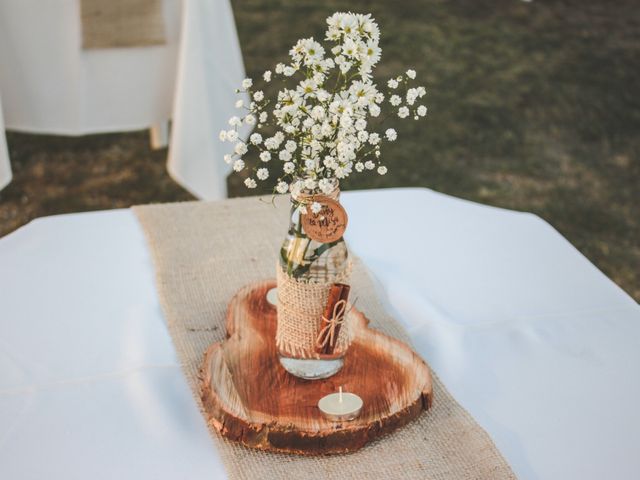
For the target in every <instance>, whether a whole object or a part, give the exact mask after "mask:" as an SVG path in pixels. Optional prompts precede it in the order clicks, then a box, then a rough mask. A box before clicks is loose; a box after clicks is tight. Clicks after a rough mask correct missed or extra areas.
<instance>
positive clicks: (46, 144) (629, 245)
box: [0, 0, 640, 300]
mask: <svg viewBox="0 0 640 480" xmlns="http://www.w3.org/2000/svg"><path fill="white" fill-rule="evenodd" d="M232 5H233V7H234V12H235V17H236V22H237V28H238V34H239V36H240V42H241V45H242V48H243V54H244V59H245V65H246V68H247V73H248V75H249V76H252V77H258V76H259V75H261V73H262V72H263V71H264V70H266V69H272V68H273V66H274V65H275V63H277V62H279V61H284V60H285V59H286V54H287V52H288V50H289V48H290V46H291V45H292V44H293V43H295V41H296V40H297V39H298V38H301V37H307V36H311V35H313V36H315V37H316V38H321V37H322V35H323V32H324V30H325V23H324V20H325V17H327V16H328V15H329V14H331V13H333V12H334V11H336V10H352V11H355V12H363V13H368V12H371V13H372V14H373V15H374V16H375V18H376V19H377V21H378V23H379V24H380V27H381V29H382V38H381V46H382V49H383V56H382V61H381V63H380V65H379V68H378V69H377V71H376V76H377V77H378V78H381V79H386V78H388V77H389V76H391V75H394V74H396V73H397V72H400V71H404V70H405V69H406V68H407V67H409V66H411V67H413V68H415V69H416V70H417V72H418V75H419V80H421V81H423V82H425V83H426V86H427V90H428V96H427V102H426V103H427V104H428V106H429V116H428V118H427V120H426V121H420V122H409V121H405V122H402V123H400V124H398V125H397V129H398V130H399V133H400V138H399V141H398V142H396V143H395V144H392V145H391V146H388V147H387V148H386V149H385V150H384V159H385V163H386V164H387V166H388V167H389V173H388V174H387V175H385V176H370V177H366V176H361V177H356V178H354V179H353V180H349V181H346V182H344V183H343V185H342V186H343V188H344V189H358V188H384V187H397V186H423V187H429V188H432V189H435V190H438V191H441V192H444V193H448V194H451V195H456V196H459V197H463V198H467V199H470V200H474V201H478V202H482V203H486V204H491V205H496V206H501V207H506V208H512V209H516V210H524V211H530V212H534V213H536V214H538V215H540V216H541V217H542V218H544V219H545V220H547V221H548V222H550V223H551V224H552V225H553V226H554V227H555V228H557V229H558V230H559V231H560V232H561V233H562V234H563V235H565V236H566V237H567V238H568V239H569V240H570V241H571V242H572V243H573V244H574V245H575V246H576V247H577V248H578V249H580V250H581V251H582V252H583V253H584V254H585V255H586V256H587V257H588V258H589V259H590V260H591V261H593V262H594V263H595V264H596V265H597V266H598V267H599V268H600V269H602V270H603V271H604V272H605V273H606V274H607V275H609V276H610V277H611V278H613V279H614V281H616V282H617V283H618V284H619V285H621V286H622V287H623V288H624V289H625V290H626V291H627V292H629V293H630V294H632V295H633V296H634V297H635V299H636V300H640V241H639V238H640V211H639V209H638V205H639V203H640V202H639V200H640V158H639V153H640V135H639V134H640V87H639V81H638V80H639V79H638V72H640V15H639V14H638V5H637V2H634V1H630V0H620V1H616V2H610V1H606V0H599V1H589V0H584V1H573V0H572V1H562V2H560V1H556V2H545V1H537V0H534V1H532V2H522V1H520V0H509V1H506V0H504V1H502V0H501V1H485V0H461V1H409V0H405V1H402V2H395V1H390V0H387V1H353V0H351V1H348V2H346V1H332V0H328V1H327V0H325V1H322V2H319V1H317V0H316V1H310V0H235V1H232ZM274 86H275V85H272V88H273V87H274ZM272 93H273V92H272ZM212 135H217V132H212ZM8 138H9V144H10V148H11V155H12V162H13V165H14V169H15V174H16V180H15V182H14V183H13V184H12V185H11V186H10V187H9V188H7V189H6V190H5V191H3V192H0V222H1V223H0V234H2V233H6V232H8V231H10V230H12V229H14V228H16V226H18V225H19V224H21V223H24V222H25V221H27V220H28V219H29V218H32V217H33V216H36V215H41V214H44V213H47V214H50V213H57V212H65V211H80V210H89V209H97V208H112V207H115V206H128V205H131V204H134V203H144V202H152V201H153V202H157V201H170V200H180V199H186V198H189V196H188V194H186V193H185V192H184V191H182V190H181V189H180V188H179V187H177V186H175V184H173V183H172V182H171V180H170V179H168V177H167V176H166V173H165V172H164V158H165V155H166V152H164V151H159V152H151V151H149V149H148V147H147V137H146V135H145V134H144V133H128V134H117V135H107V136H90V137H83V138H77V139H68V138H60V137H44V136H33V135H24V134H10V135H9V137H8ZM212 161H221V160H219V159H212ZM71 172H72V173H71ZM241 182H242V178H240V177H230V179H229V191H230V194H231V195H232V196H237V195H247V194H254V193H256V191H255V190H252V191H248V190H247V189H245V187H244V186H243V185H241ZM424 221H425V222H428V221H429V219H428V218H425V219H424Z"/></svg>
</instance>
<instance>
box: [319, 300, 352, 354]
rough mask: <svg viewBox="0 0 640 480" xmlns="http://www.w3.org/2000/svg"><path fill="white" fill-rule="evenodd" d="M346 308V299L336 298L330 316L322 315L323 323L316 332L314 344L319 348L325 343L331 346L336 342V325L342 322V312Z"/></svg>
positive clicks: (323, 346)
mask: <svg viewBox="0 0 640 480" xmlns="http://www.w3.org/2000/svg"><path fill="white" fill-rule="evenodd" d="M346 310H347V301H346V300H338V301H337V302H336V304H335V305H334V307H333V312H332V314H331V318H325V317H324V315H323V316H322V320H323V322H322V323H323V325H324V327H322V329H321V330H320V332H319V333H318V338H317V339H316V346H317V348H319V349H324V348H325V347H326V346H327V344H328V345H329V346H330V347H332V348H333V346H334V345H335V342H336V340H337V339H336V338H335V336H336V327H337V326H338V325H342V324H343V323H344V314H345V312H346Z"/></svg>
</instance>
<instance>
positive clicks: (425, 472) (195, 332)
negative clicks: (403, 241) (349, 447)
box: [133, 197, 515, 480]
mask: <svg viewBox="0 0 640 480" xmlns="http://www.w3.org/2000/svg"><path fill="white" fill-rule="evenodd" d="M269 200H270V199H267V201H269ZM276 205H277V206H276V207H273V206H271V205H269V204H267V203H263V202H260V201H259V200H258V199H257V198H256V197H251V198H243V199H233V200H226V201H224V202H215V203H205V202H188V203H178V204H166V205H148V206H139V207H134V208H133V211H134V212H135V214H136V215H137V217H138V219H139V221H140V223H141V225H142V227H143V229H144V231H145V234H146V237H147V240H148V243H149V246H150V250H151V254H152V257H153V261H154V264H155V269H156V281H157V288H158V293H159V298H160V302H161V304H162V308H163V310H164V314H165V317H166V320H167V323H168V328H169V332H170V334H171V337H172V338H173V342H174V344H175V347H176V350H177V352H178V356H179V358H180V362H181V364H182V366H183V368H184V372H185V375H186V377H187V380H188V382H189V384H190V386H191V388H192V390H193V393H194V396H195V397H196V398H197V399H198V404H200V400H199V392H198V381H197V374H198V369H199V367H200V364H201V362H202V358H203V353H204V351H205V350H206V348H207V347H208V346H209V345H210V344H211V343H212V342H216V341H221V340H223V339H224V338H225V314H226V309H227V302H228V301H229V300H230V299H231V297H232V296H233V295H234V294H235V293H236V291H237V290H238V289H240V288H241V287H242V286H244V285H245V284H247V283H249V282H253V281H256V280H261V279H265V278H273V277H274V276H275V271H274V264H275V259H276V256H277V253H278V251H279V247H280V244H281V242H282V240H283V238H284V234H285V232H286V228H287V221H288V213H289V209H288V201H287V200H286V199H282V198H279V199H276ZM352 289H353V297H352V298H355V297H356V296H357V298H358V308H359V309H361V310H362V311H363V312H364V313H365V314H366V315H367V316H368V317H369V318H370V319H371V324H372V326H374V327H375V328H378V329H379V330H381V331H383V332H385V333H386V334H388V335H391V336H394V337H397V338H399V339H402V340H403V341H405V342H409V338H408V337H407V334H406V332H405V331H404V330H403V328H402V327H401V326H400V325H399V323H398V322H397V321H395V320H394V319H393V318H391V317H390V316H389V315H388V314H387V313H386V312H385V311H384V309H383V308H382V306H381V304H380V303H379V301H378V300H377V298H376V294H375V292H374V286H373V284H372V283H371V280H370V278H369V277H368V275H367V273H366V271H365V269H364V267H363V265H362V264H361V262H359V261H357V259H356V261H355V262H354V269H353V275H352ZM433 380H434V382H433V388H434V400H433V408H432V409H431V410H430V411H428V412H426V413H423V415H422V416H421V417H420V418H419V419H418V420H416V421H414V422H413V423H411V424H409V425H408V426H406V427H404V428H403V429H401V430H399V431H397V432H395V433H393V434H391V435H389V436H387V437H384V438H382V439H379V440H377V441H375V442H373V443H371V444H370V445H368V446H367V447H365V448H363V449H362V450H360V451H358V452H356V453H353V454H348V455H341V456H331V457H299V456H293V455H284V454H273V453H267V452H262V451H258V450H252V449H249V448H246V447H243V446H240V445H237V444H235V443H233V442H230V441H228V440H226V439H224V438H223V437H221V436H220V435H219V434H218V433H217V432H216V431H215V430H212V431H211V433H212V438H213V440H214V443H215V445H216V448H217V449H218V451H219V453H220V456H221V458H222V461H223V462H224V465H225V467H226V470H227V472H228V475H229V478H230V479H232V480H235V479H247V480H249V479H251V480H253V479H257V478H260V479H263V478H264V479H278V480H280V479H336V480H338V479H339V480H345V479H358V480H361V479H366V478H384V479H396V478H398V479H400V478H401V479H420V480H424V479H434V480H435V479H455V480H463V479H493V480H500V479H512V478H515V476H514V475H513V473H512V472H511V469H510V467H509V465H508V464H507V463H506V461H505V460H504V458H503V457H502V456H501V454H500V453H499V452H498V450H497V449H496V447H495V445H494V444H493V442H492V441H491V439H490V438H489V436H488V435H487V433H486V432H485V431H484V430H483V429H482V428H481V427H480V426H479V425H478V424H477V423H476V422H475V421H474V420H473V418H471V416H470V415H469V414H468V413H467V412H466V411H465V410H464V409H463V408H462V407H461V406H460V405H458V403H457V402H456V401H455V400H454V399H453V397H451V395H450V394H449V393H448V392H447V390H446V389H445V388H444V386H443V385H442V383H441V382H440V380H439V379H438V377H437V376H435V374H434V378H433ZM371 381H384V379H371Z"/></svg>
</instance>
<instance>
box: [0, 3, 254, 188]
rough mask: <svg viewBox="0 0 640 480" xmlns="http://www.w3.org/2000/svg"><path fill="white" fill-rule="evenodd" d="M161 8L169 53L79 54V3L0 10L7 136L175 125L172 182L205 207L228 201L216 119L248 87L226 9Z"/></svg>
mask: <svg viewBox="0 0 640 480" xmlns="http://www.w3.org/2000/svg"><path fill="white" fill-rule="evenodd" d="M163 7H164V17H165V26H166V37H167V44H166V45H163V46H154V47H143V48H118V49H103V50H82V49H81V24H80V7H79V0H47V1H41V0H3V1H2V2H0V94H1V95H2V97H3V108H4V113H5V122H6V128H8V129H14V130H19V131H25V132H35V133H54V134H62V135H82V134H87V133H101V132H113V131H125V130H135V129H143V128H148V127H150V126H152V125H156V124H160V123H162V122H166V121H168V120H169V119H171V118H172V117H174V122H173V126H172V127H173V128H172V140H173V142H174V143H175V147H174V148H173V149H172V152H171V155H170V162H169V170H170V173H171V174H172V175H173V176H174V177H175V179H176V180H177V181H178V182H179V183H181V184H182V185H183V186H184V187H185V188H187V189H188V190H190V191H192V192H193V193H195V194H196V195H198V196H200V197H202V198H208V199H213V198H224V197H225V196H226V190H224V189H222V188H221V185H224V176H225V175H226V171H225V170H224V168H222V167H219V168H218V167H216V164H218V165H220V164H221V165H222V166H225V165H224V163H223V162H222V156H223V154H224V152H223V146H222V145H220V144H219V143H218V142H213V141H212V139H214V138H216V136H217V132H218V130H219V129H216V128H217V127H218V123H217V122H216V120H215V119H221V120H219V121H224V119H225V118H228V117H229V116H231V115H232V114H233V111H234V108H233V104H234V101H235V94H234V92H233V87H232V85H233V86H236V85H238V84H239V83H240V81H241V80H242V78H243V77H244V67H243V63H242V56H241V53H240V48H239V44H238V38H237V34H236V30H235V23H234V20H233V15H232V12H231V7H230V4H229V1H228V0H164V3H163ZM181 38H182V42H184V43H182V44H181ZM187 45H188V46H187ZM176 78H177V79H178V82H177V88H176ZM174 104H175V111H174Z"/></svg>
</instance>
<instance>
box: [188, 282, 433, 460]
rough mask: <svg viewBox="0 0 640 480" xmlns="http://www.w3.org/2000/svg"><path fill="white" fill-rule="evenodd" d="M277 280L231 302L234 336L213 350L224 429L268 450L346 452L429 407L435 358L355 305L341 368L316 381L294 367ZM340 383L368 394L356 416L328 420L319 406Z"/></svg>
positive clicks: (209, 356)
mask: <svg viewBox="0 0 640 480" xmlns="http://www.w3.org/2000/svg"><path fill="white" fill-rule="evenodd" d="M273 287H275V281H264V282H260V283H257V284H254V285H249V286H247V287H244V288H243V289H241V290H240V291H239V292H238V293H237V294H236V296H235V297H234V298H233V299H232V300H231V302H230V303H229V308H228V311H227V339H226V340H225V341H223V342H220V343H214V344H213V345H211V346H210V347H209V348H208V350H207V351H206V353H205V356H204V363H203V365H202V368H201V371H200V381H201V384H200V386H201V397H202V402H203V405H204V408H205V411H206V415H207V417H208V418H207V420H208V422H209V423H210V424H212V425H213V426H214V427H215V428H216V429H217V430H218V431H219V432H220V433H221V434H222V435H224V436H225V437H227V438H230V439H232V440H235V441H238V442H242V443H243V444H245V445H247V446H249V447H253V448H259V449H263V450H271V451H278V452H288V453H297V454H304V455H317V454H336V453H346V452H352V451H355V450H358V449H359V448H361V447H363V446H364V445H365V444H366V443H367V442H369V441H371V440H372V439H374V438H377V437H379V436H381V435H384V434H386V433H389V432H391V431H393V430H395V429H397V428H399V427H401V426H403V425H405V424H407V423H408V422H410V421H411V420H413V419H414V418H416V417H418V416H419V415H420V414H421V413H422V411H423V410H427V409H429V407H430V406H431V401H432V390H431V375H430V372H429V368H428V367H427V365H426V364H425V363H424V361H422V359H420V357H418V355H416V354H415V353H414V352H413V351H412V350H411V349H410V348H409V347H408V346H407V345H405V344H404V343H402V342H400V341H398V340H395V339H393V338H391V337H388V336H386V335H384V334H382V333H380V332H378V331H376V330H374V329H371V328H368V326H367V325H368V323H369V321H368V320H367V318H366V317H365V316H364V315H363V314H362V313H361V312H359V311H357V310H356V309H355V308H354V309H352V310H351V312H350V315H354V316H355V318H354V320H353V321H354V323H355V327H354V328H355V339H354V341H353V343H352V345H351V347H350V349H349V351H348V353H347V355H346V357H345V363H344V367H343V368H342V370H341V371H340V372H338V373H337V374H336V375H334V376H333V377H330V378H328V379H325V380H315V381H309V380H302V379H299V378H296V377H294V376H292V375H290V374H289V373H287V372H286V371H285V370H284V369H283V368H282V366H281V365H280V362H279V360H278V355H277V351H276V345H275V332H276V321H277V312H276V308H275V307H274V306H273V305H272V304H271V303H269V302H268V301H267V300H266V294H267V292H268V291H269V290H270V289H271V288H273ZM340 386H342V387H343V389H344V391H346V392H353V393H356V394H358V395H359V396H360V397H362V399H363V401H364V406H363V409H362V413H361V414H360V416H359V417H358V418H357V419H355V420H352V421H350V422H342V423H336V422H332V421H329V420H326V419H325V418H324V417H323V416H322V413H321V412H320V410H319V409H318V406H317V405H318V400H319V399H320V398H322V397H323V396H325V395H327V394H329V393H335V392H336V391H338V387H340Z"/></svg>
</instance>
